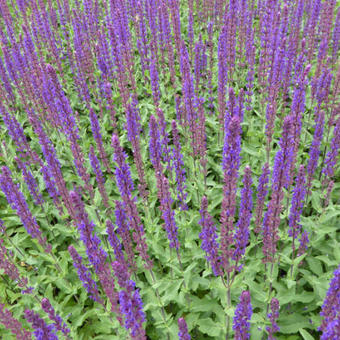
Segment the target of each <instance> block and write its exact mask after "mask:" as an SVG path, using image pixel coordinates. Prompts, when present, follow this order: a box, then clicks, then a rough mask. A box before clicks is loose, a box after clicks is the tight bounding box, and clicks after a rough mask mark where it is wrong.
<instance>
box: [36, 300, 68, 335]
mask: <svg viewBox="0 0 340 340" xmlns="http://www.w3.org/2000/svg"><path fill="white" fill-rule="evenodd" d="M41 307H42V309H43V310H44V312H46V313H47V314H48V317H49V319H50V320H51V321H54V327H55V328H56V329H57V330H58V331H61V332H62V333H63V334H64V335H65V336H67V335H68V334H69V333H70V332H71V331H70V329H69V328H68V327H67V325H66V324H65V322H63V320H62V318H61V317H60V316H59V315H58V314H56V312H55V310H54V308H53V307H52V305H51V303H50V301H49V300H48V299H47V298H43V299H42V300H41Z"/></svg>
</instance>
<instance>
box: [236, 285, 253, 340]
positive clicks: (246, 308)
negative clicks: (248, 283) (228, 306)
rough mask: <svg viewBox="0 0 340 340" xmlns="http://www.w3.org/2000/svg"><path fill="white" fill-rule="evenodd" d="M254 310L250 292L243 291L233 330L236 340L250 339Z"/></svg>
mask: <svg viewBox="0 0 340 340" xmlns="http://www.w3.org/2000/svg"><path fill="white" fill-rule="evenodd" d="M252 314H253V309H252V306H251V303H250V293H249V291H243V292H242V294H241V297H240V303H239V304H238V305H237V307H236V311H235V316H234V324H233V330H234V331H235V340H247V339H249V337H250V334H249V330H250V323H249V321H250V319H251V316H252Z"/></svg>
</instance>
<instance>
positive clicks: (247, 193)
mask: <svg viewBox="0 0 340 340" xmlns="http://www.w3.org/2000/svg"><path fill="white" fill-rule="evenodd" d="M251 186H252V179H251V169H250V167H249V166H247V167H246V168H245V170H244V179H243V189H242V191H241V207H240V213H239V220H238V222H237V226H236V232H235V234H234V243H235V251H234V254H233V260H235V261H236V262H237V263H239V262H240V261H241V260H242V257H243V255H244V253H245V250H246V247H247V244H248V240H249V224H250V219H251V214H252V213H251V211H252V208H253V198H252V194H253V191H252V189H251Z"/></svg>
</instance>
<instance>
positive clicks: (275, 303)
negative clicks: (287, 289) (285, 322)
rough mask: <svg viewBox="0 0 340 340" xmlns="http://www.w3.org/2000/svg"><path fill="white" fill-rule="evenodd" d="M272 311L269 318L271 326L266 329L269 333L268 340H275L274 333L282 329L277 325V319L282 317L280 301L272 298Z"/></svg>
mask: <svg viewBox="0 0 340 340" xmlns="http://www.w3.org/2000/svg"><path fill="white" fill-rule="evenodd" d="M270 309H271V312H270V313H269V314H268V315H267V316H268V318H269V320H270V323H271V325H270V326H267V327H266V331H267V332H268V340H275V337H274V333H276V332H278V331H279V330H280V327H279V326H278V325H277V319H278V318H279V315H280V313H279V310H280V303H279V300H278V299H276V298H272V300H271V301H270Z"/></svg>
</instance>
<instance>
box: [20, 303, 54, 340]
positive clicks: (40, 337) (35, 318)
mask: <svg viewBox="0 0 340 340" xmlns="http://www.w3.org/2000/svg"><path fill="white" fill-rule="evenodd" d="M25 318H26V320H27V321H28V322H29V323H30V324H31V325H32V328H33V329H34V332H33V333H34V335H35V337H36V338H37V340H46V339H49V340H58V337H57V335H56V334H55V328H54V326H53V325H47V324H46V322H45V321H44V320H43V319H42V318H41V317H40V316H39V314H37V313H34V312H33V311H32V310H29V309H26V310H25Z"/></svg>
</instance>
